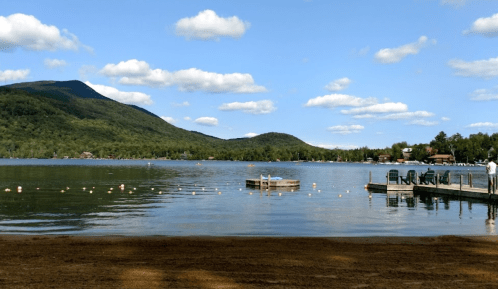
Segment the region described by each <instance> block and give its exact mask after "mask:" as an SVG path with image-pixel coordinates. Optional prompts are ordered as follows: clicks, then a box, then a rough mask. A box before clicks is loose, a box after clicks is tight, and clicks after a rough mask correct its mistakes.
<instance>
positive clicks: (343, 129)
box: [327, 124, 365, 134]
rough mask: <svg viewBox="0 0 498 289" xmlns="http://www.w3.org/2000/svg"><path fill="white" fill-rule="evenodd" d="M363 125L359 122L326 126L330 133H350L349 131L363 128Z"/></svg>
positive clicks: (358, 130) (353, 131) (352, 131)
mask: <svg viewBox="0 0 498 289" xmlns="http://www.w3.org/2000/svg"><path fill="white" fill-rule="evenodd" d="M364 128H365V127H364V126H362V125H359V124H353V125H336V126H331V127H329V128H327V130H328V131H330V132H331V133H338V134H351V133H359V132H360V131H361V130H363V129H364Z"/></svg>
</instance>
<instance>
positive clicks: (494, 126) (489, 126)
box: [466, 122, 498, 129]
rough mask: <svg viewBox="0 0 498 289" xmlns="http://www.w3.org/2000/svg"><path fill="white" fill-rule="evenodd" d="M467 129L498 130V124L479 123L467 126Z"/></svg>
mask: <svg viewBox="0 0 498 289" xmlns="http://www.w3.org/2000/svg"><path fill="white" fill-rule="evenodd" d="M466 127H467V128H478V129H498V123H492V122H477V123H472V124H469V125H467V126H466Z"/></svg>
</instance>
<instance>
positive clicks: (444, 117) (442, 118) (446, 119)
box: [441, 116, 451, 121]
mask: <svg viewBox="0 0 498 289" xmlns="http://www.w3.org/2000/svg"><path fill="white" fill-rule="evenodd" d="M441 120H442V121H449V120H451V119H450V118H449V117H446V116H443V117H441Z"/></svg>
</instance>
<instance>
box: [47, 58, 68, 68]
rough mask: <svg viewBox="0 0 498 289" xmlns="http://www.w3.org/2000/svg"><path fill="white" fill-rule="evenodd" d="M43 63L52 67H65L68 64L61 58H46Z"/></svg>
mask: <svg viewBox="0 0 498 289" xmlns="http://www.w3.org/2000/svg"><path fill="white" fill-rule="evenodd" d="M43 64H44V65H45V67H47V68H50V69H52V68H57V67H64V66H66V65H67V62H66V61H65V60H61V59H49V58H46V59H45V61H43Z"/></svg>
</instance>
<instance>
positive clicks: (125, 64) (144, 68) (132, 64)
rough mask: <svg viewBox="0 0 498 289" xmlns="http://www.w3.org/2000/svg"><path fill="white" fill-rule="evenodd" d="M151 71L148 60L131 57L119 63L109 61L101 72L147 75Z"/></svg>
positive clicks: (107, 74) (113, 74)
mask: <svg viewBox="0 0 498 289" xmlns="http://www.w3.org/2000/svg"><path fill="white" fill-rule="evenodd" d="M149 71H150V66H149V64H148V63H147V62H145V61H138V60H136V59H130V60H128V61H121V62H120V63H118V64H112V63H109V64H107V65H106V66H104V68H102V69H101V70H100V71H99V72H100V73H101V74H103V75H105V76H135V75H140V76H143V75H147V74H148V73H149Z"/></svg>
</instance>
